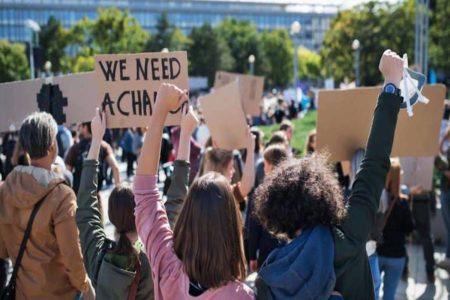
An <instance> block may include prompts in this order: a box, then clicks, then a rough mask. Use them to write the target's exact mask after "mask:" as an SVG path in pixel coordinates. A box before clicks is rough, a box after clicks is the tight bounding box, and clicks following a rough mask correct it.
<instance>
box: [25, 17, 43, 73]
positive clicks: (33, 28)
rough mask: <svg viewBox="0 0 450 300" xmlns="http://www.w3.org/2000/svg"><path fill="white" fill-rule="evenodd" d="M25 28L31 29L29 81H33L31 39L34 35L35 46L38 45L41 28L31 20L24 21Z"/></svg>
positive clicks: (31, 40)
mask: <svg viewBox="0 0 450 300" xmlns="http://www.w3.org/2000/svg"><path fill="white" fill-rule="evenodd" d="M25 26H26V27H28V28H30V29H31V35H30V71H31V79H34V55H33V37H34V35H35V34H36V45H38V44H39V35H37V33H39V32H40V31H41V26H39V24H38V23H37V22H36V21H34V20H31V19H28V20H26V21H25Z"/></svg>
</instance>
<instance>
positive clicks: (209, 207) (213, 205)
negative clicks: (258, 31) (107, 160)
mask: <svg viewBox="0 0 450 300" xmlns="http://www.w3.org/2000/svg"><path fill="white" fill-rule="evenodd" d="M186 99H187V95H186V92H185V91H181V90H180V89H178V88H177V87H175V86H173V85H170V84H162V85H161V86H160V88H159V90H158V96H157V100H156V106H155V110H154V112H155V113H154V114H153V117H152V119H151V120H150V123H149V126H148V128H149V132H148V134H147V135H146V138H145V141H144V146H143V152H144V153H146V155H142V156H141V157H140V158H139V162H138V167H137V170H136V173H137V175H136V177H135V180H134V193H135V201H136V212H135V214H136V225H137V229H138V233H139V236H140V237H141V238H142V240H143V242H144V244H145V246H146V250H147V251H146V252H147V256H148V258H149V261H150V265H151V267H152V271H153V273H154V277H153V279H154V287H155V299H187V298H191V297H196V298H197V299H253V292H252V291H251V290H250V289H249V288H248V287H247V286H245V284H244V283H243V282H242V281H243V280H244V276H245V258H244V254H243V245H242V231H241V230H242V227H241V224H240V217H239V212H238V208H237V205H236V202H235V200H234V198H233V194H232V192H231V188H230V184H229V179H227V178H225V177H224V176H222V175H219V174H218V173H208V174H206V175H205V176H203V177H200V178H199V179H197V180H196V181H195V182H194V183H193V184H192V186H191V188H190V190H189V192H188V195H187V197H186V200H185V204H184V206H183V208H182V210H181V212H180V216H179V218H178V220H177V222H176V225H175V230H174V232H173V233H172V231H171V230H170V229H169V225H168V219H167V215H166V210H165V209H164V207H163V205H162V202H161V197H160V194H159V192H158V188H157V186H156V182H157V178H156V175H157V171H158V162H159V149H160V147H161V135H162V131H163V126H164V122H165V119H166V117H167V115H168V112H169V111H170V110H175V109H176V108H177V107H179V106H180V104H181V103H182V102H184V101H185V100H186ZM182 127H183V126H182ZM182 135H183V133H182ZM189 135H190V133H189ZM250 140H251V141H252V139H250ZM252 146H253V145H252ZM252 148H253V147H252ZM252 148H251V149H252ZM184 157H185V160H187V159H188V157H189V155H188V154H185V156H184Z"/></svg>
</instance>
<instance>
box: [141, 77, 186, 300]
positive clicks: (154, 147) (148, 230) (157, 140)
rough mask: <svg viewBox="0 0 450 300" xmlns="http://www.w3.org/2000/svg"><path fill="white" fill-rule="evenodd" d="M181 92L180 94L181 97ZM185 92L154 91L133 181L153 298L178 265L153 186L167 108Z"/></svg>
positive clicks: (178, 269)
mask: <svg viewBox="0 0 450 300" xmlns="http://www.w3.org/2000/svg"><path fill="white" fill-rule="evenodd" d="M183 95H184V96H183ZM185 99H186V95H185V94H183V91H181V90H179V89H178V88H176V87H175V86H173V85H169V84H164V83H163V84H162V85H161V86H160V88H159V90H158V95H157V100H156V107H155V113H154V114H153V116H152V118H151V119H150V122H149V126H148V128H149V131H148V132H147V134H146V136H145V140H144V145H143V148H142V151H143V153H145V155H141V156H140V157H139V162H138V166H137V170H136V174H137V175H136V177H135V180H134V197H135V201H136V208H135V216H136V228H137V231H138V234H139V237H140V238H141V240H142V242H143V243H144V245H145V248H146V253H147V257H148V258H149V262H150V266H151V269H152V273H153V275H154V276H153V280H154V285H155V297H156V298H162V295H161V294H160V291H161V290H162V288H163V287H166V286H167V288H168V289H170V285H171V284H172V285H173V284H176V283H175V280H176V278H177V277H178V276H176V275H177V274H178V275H179V274H180V272H181V270H182V266H181V262H180V260H179V259H178V257H177V256H176V254H175V253H174V250H173V234H172V231H171V230H170V226H169V221H168V218H167V214H166V211H165V209H164V206H163V204H162V201H161V195H160V193H159V191H158V187H157V185H156V182H157V176H156V174H157V171H158V163H159V155H160V149H161V136H162V132H163V127H164V121H165V119H166V116H167V114H168V113H169V110H172V109H174V108H175V109H176V107H178V106H179V105H180V104H181V102H182V101H185Z"/></svg>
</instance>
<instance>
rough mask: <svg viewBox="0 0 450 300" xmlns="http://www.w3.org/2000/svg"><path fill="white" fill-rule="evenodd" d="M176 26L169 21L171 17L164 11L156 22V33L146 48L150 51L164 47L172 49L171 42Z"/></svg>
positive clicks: (156, 50)
mask: <svg viewBox="0 0 450 300" xmlns="http://www.w3.org/2000/svg"><path fill="white" fill-rule="evenodd" d="M174 30H175V29H174V27H173V26H172V25H171V24H170V22H169V17H168V16H167V13H166V12H163V13H162V14H161V16H160V18H159V19H158V23H157V24H156V34H155V35H154V36H153V37H152V38H151V39H149V41H148V42H147V45H146V46H145V50H146V51H149V52H160V51H161V50H162V49H164V48H167V49H170V42H171V39H172V34H173V32H174Z"/></svg>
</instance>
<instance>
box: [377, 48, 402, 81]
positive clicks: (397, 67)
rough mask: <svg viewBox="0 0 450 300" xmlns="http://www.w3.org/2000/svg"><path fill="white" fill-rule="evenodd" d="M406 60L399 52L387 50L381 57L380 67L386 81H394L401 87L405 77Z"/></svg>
mask: <svg viewBox="0 0 450 300" xmlns="http://www.w3.org/2000/svg"><path fill="white" fill-rule="evenodd" d="M403 68H404V61H403V59H402V58H401V57H400V56H398V54H397V53H395V52H393V51H391V50H386V51H384V53H383V56H382V57H381V59H380V66H379V69H380V71H381V73H382V74H383V76H384V83H385V84H386V83H393V84H395V86H396V87H399V85H400V80H402V77H403Z"/></svg>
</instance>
